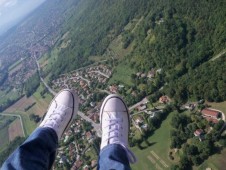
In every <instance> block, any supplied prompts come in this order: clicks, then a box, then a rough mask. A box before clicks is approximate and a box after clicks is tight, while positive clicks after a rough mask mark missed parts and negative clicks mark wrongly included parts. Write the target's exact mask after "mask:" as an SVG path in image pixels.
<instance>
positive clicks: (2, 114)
mask: <svg viewBox="0 0 226 170" xmlns="http://www.w3.org/2000/svg"><path fill="white" fill-rule="evenodd" d="M0 115H1V116H14V117H18V118H19V119H20V124H21V128H22V131H23V135H24V137H25V132H24V125H23V122H22V117H21V116H20V115H15V114H5V113H0Z"/></svg>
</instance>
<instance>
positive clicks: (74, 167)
mask: <svg viewBox="0 0 226 170" xmlns="http://www.w3.org/2000/svg"><path fill="white" fill-rule="evenodd" d="M82 164H83V161H82V160H77V161H76V162H75V163H74V165H73V166H72V168H71V169H73V170H77V169H79V168H80V167H81V166H82Z"/></svg>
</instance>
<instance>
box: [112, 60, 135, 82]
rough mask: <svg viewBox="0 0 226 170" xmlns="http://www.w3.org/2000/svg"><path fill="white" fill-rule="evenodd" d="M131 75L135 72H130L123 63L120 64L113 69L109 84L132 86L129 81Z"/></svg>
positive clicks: (128, 67)
mask: <svg viewBox="0 0 226 170" xmlns="http://www.w3.org/2000/svg"><path fill="white" fill-rule="evenodd" d="M133 73H135V71H134V70H132V69H131V68H130V66H129V65H126V64H125V63H120V64H119V65H118V66H117V67H116V68H115V71H114V74H113V76H112V77H111V78H110V80H109V84H113V83H116V82H120V83H122V84H126V85H133V83H132V81H131V75H132V74H133Z"/></svg>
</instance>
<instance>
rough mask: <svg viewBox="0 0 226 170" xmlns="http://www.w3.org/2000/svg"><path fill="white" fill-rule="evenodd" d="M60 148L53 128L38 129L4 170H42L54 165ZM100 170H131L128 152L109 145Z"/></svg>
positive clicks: (100, 160) (103, 152)
mask: <svg viewBox="0 0 226 170" xmlns="http://www.w3.org/2000/svg"><path fill="white" fill-rule="evenodd" d="M57 147H58V138H57V134H56V132H55V131H54V130H53V129H51V128H37V129H36V130H35V131H34V132H33V133H32V134H31V135H30V137H29V138H28V139H27V140H26V141H25V142H24V143H23V144H22V145H21V146H19V147H18V148H17V149H16V150H15V151H14V152H13V153H12V154H11V155H10V156H9V158H8V159H7V160H6V161H5V162H4V164H3V165H2V168H1V169H2V170H13V169H16V170H28V169H31V170H41V169H43V170H44V169H50V168H51V167H52V165H53V162H54V160H55V156H56V149H57ZM98 169H99V170H113V169H117V170H118V169H120V170H121V169H123V170H129V169H130V165H129V161H128V158H127V155H126V151H125V150H124V149H123V148H122V147H121V146H120V145H117V144H112V145H108V146H106V147H105V148H103V149H102V150H101V152H100V156H99V160H98Z"/></svg>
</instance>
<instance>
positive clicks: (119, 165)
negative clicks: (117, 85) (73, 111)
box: [98, 95, 136, 170]
mask: <svg viewBox="0 0 226 170" xmlns="http://www.w3.org/2000/svg"><path fill="white" fill-rule="evenodd" d="M100 123H101V129H102V139H101V151H100V156H99V161H98V169H100V170H108V169H117V170H128V169H131V168H130V164H129V162H130V163H135V162H136V157H135V156H134V154H133V153H132V152H131V151H130V150H129V149H128V135H129V127H130V125H129V123H130V122H129V112H128V109H127V107H126V104H125V103H124V101H123V100H122V98H121V97H119V96H118V95H109V96H108V97H107V98H106V99H105V100H104V102H103V104H102V106H101V110H100Z"/></svg>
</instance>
